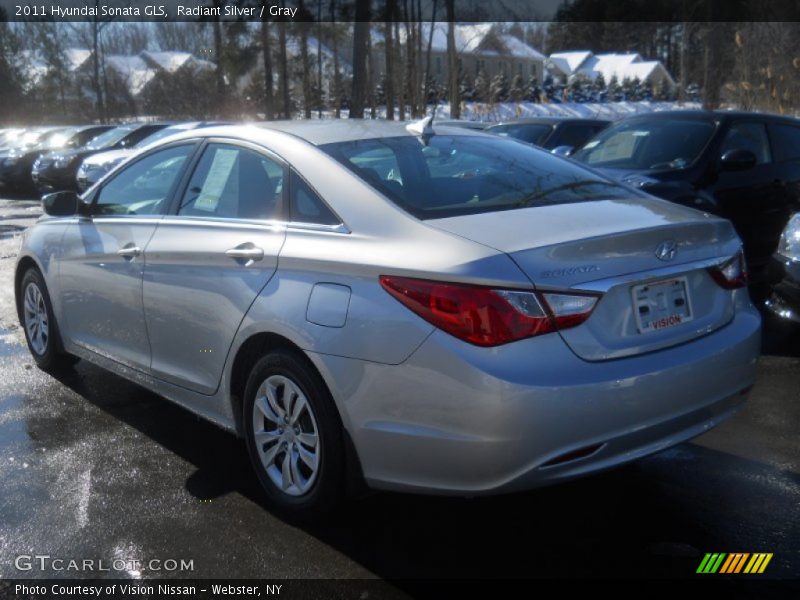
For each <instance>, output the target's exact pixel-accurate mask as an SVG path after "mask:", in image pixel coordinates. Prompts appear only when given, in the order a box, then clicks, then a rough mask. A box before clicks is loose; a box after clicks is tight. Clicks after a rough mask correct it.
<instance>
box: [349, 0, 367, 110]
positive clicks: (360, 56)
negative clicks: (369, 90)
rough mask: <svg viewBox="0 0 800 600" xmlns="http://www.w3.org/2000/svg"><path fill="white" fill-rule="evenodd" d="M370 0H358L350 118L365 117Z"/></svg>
mask: <svg viewBox="0 0 800 600" xmlns="http://www.w3.org/2000/svg"><path fill="white" fill-rule="evenodd" d="M369 20H370V2H369V0H356V12H355V24H354V30H353V61H352V64H353V88H352V89H353V91H352V94H351V96H350V118H351V119H363V118H364V106H365V100H366V86H367V53H368V52H369Z"/></svg>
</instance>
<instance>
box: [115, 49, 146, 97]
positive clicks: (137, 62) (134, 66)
mask: <svg viewBox="0 0 800 600" xmlns="http://www.w3.org/2000/svg"><path fill="white" fill-rule="evenodd" d="M105 64H106V66H107V67H109V66H110V67H111V68H112V69H114V71H116V72H117V73H118V74H119V75H120V76H121V77H122V78H123V79H124V80H125V82H126V83H127V85H128V89H129V90H130V92H131V93H132V94H133V95H134V96H135V95H137V94H139V93H140V92H141V91H142V90H143V89H144V88H145V86H146V85H147V84H148V83H149V82H150V80H151V79H152V78H153V77H155V75H156V71H155V70H154V69H153V68H152V67H150V66H149V65H148V64H147V63H146V62H145V61H144V60H143V59H142V57H141V56H128V55H124V54H107V55H106V57H105Z"/></svg>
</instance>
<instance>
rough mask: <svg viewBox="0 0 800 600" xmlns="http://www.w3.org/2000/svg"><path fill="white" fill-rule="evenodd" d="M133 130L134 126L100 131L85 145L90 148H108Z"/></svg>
mask: <svg viewBox="0 0 800 600" xmlns="http://www.w3.org/2000/svg"><path fill="white" fill-rule="evenodd" d="M135 130H136V127H115V128H114V129H110V130H109V131H106V132H105V133H101V134H100V135H98V136H97V137H96V138H92V141H91V142H89V143H88V144H86V147H87V148H88V149H90V150H103V149H105V148H110V147H111V146H113V145H114V144H116V143H117V142H119V141H120V140H122V139H123V138H124V137H127V136H128V135H130V134H131V133H132V132H133V131H135Z"/></svg>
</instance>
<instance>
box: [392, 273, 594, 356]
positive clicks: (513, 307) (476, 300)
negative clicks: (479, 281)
mask: <svg viewBox="0 0 800 600" xmlns="http://www.w3.org/2000/svg"><path fill="white" fill-rule="evenodd" d="M380 282H381V285H382V286H383V288H384V289H385V290H386V291H387V292H389V293H390V294H391V295H392V296H394V297H395V298H397V300H399V301H400V302H402V303H403V304H404V305H405V306H407V307H408V308H409V309H411V310H412V311H413V312H415V313H416V314H417V315H419V316H420V317H422V318H423V319H425V320H426V321H428V322H429V323H431V324H433V325H435V326H436V327H438V328H439V329H441V330H443V331H446V332H447V333H449V334H451V335H453V336H455V337H457V338H459V339H461V340H464V341H466V342H469V343H471V344H475V345H477V346H499V345H500V344H507V343H508V342H513V341H515V340H521V339H523V338H527V337H533V336H536V335H542V334H544V333H550V332H552V331H556V330H557V329H567V328H569V327H575V326H576V325H579V324H580V323H583V322H584V321H585V320H586V319H588V318H589V315H590V314H591V312H592V310H593V309H594V306H595V304H597V300H598V296H597V295H594V294H573V293H570V292H558V293H552V292H547V293H536V292H528V291H523V290H504V289H493V288H488V287H484V286H477V285H468V284H461V283H449V282H439V281H429V280H427V279H411V278H408V277H391V276H386V275H382V276H381V278H380Z"/></svg>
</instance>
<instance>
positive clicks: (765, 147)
mask: <svg viewBox="0 0 800 600" xmlns="http://www.w3.org/2000/svg"><path fill="white" fill-rule="evenodd" d="M730 150H749V151H750V152H752V153H753V154H755V155H756V164H759V165H760V164H764V163H768V162H769V161H770V160H771V158H770V150H769V139H768V138H767V128H766V126H765V125H764V124H763V123H734V124H733V125H731V128H730V129H729V130H728V133H727V134H726V135H725V140H724V141H723V142H722V148H721V150H720V156H722V155H723V154H725V153H726V152H728V151H730Z"/></svg>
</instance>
